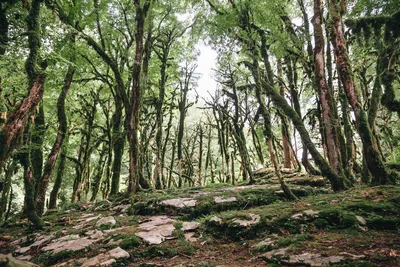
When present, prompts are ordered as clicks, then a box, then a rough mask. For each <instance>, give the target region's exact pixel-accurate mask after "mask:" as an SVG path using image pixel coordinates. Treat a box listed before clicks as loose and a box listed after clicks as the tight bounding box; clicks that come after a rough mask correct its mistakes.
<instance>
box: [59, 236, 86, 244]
mask: <svg viewBox="0 0 400 267" xmlns="http://www.w3.org/2000/svg"><path fill="white" fill-rule="evenodd" d="M79 238H81V237H80V236H79V235H66V236H63V237H60V238H58V239H56V240H54V242H56V243H59V242H62V241H70V240H76V239H79Z"/></svg>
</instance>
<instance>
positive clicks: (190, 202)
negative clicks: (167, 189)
mask: <svg viewBox="0 0 400 267" xmlns="http://www.w3.org/2000/svg"><path fill="white" fill-rule="evenodd" d="M160 203H161V204H162V205H164V206H171V207H175V208H184V207H195V206H196V204H197V200H195V199H193V198H173V199H167V200H163V201H161V202H160Z"/></svg>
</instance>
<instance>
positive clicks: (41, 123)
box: [30, 102, 46, 216]
mask: <svg viewBox="0 0 400 267" xmlns="http://www.w3.org/2000/svg"><path fill="white" fill-rule="evenodd" d="M45 132H46V125H45V117H44V108H43V102H42V103H40V104H39V110H38V112H37V113H36V116H35V120H34V125H33V127H32V129H31V144H32V147H31V150H30V153H31V165H32V166H31V167H32V175H33V179H34V180H35V198H36V196H37V194H38V191H39V186H40V179H41V177H42V172H43V142H44V136H45ZM39 207H40V206H38V205H37V204H36V208H39ZM38 215H39V216H41V212H39V211H38Z"/></svg>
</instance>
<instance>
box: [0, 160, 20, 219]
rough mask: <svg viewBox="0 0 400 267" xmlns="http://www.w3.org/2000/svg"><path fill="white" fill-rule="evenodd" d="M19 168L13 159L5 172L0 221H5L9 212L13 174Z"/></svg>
mask: <svg viewBox="0 0 400 267" xmlns="http://www.w3.org/2000/svg"><path fill="white" fill-rule="evenodd" d="M16 170H17V161H16V160H15V159H13V160H12V162H11V163H9V164H8V166H7V168H6V170H5V172H4V173H5V174H4V178H5V179H4V185H3V190H2V194H1V199H0V223H3V222H5V215H6V212H7V203H8V199H9V198H10V197H11V188H12V180H11V178H12V176H13V175H14V174H15V172H16Z"/></svg>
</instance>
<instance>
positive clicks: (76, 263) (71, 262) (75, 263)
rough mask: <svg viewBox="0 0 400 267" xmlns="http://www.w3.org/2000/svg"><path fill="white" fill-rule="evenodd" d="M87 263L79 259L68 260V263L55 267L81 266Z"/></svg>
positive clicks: (84, 259) (85, 259)
mask: <svg viewBox="0 0 400 267" xmlns="http://www.w3.org/2000/svg"><path fill="white" fill-rule="evenodd" d="M86 261H87V258H81V259H70V260H68V261H65V262H62V263H59V264H56V265H55V267H61V266H81V265H82V264H84V263H85V262H86Z"/></svg>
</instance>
